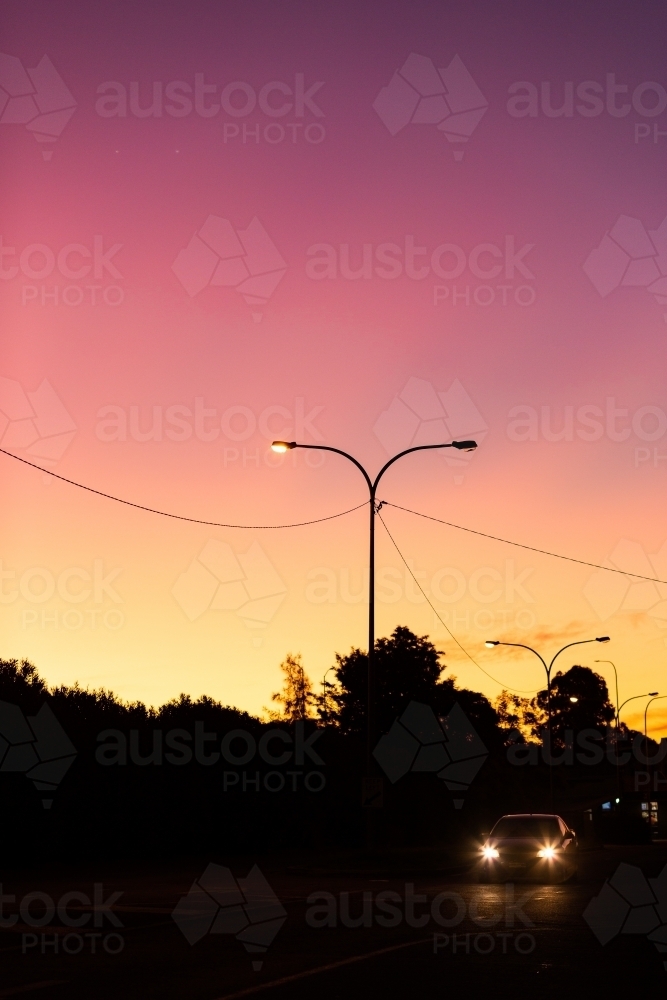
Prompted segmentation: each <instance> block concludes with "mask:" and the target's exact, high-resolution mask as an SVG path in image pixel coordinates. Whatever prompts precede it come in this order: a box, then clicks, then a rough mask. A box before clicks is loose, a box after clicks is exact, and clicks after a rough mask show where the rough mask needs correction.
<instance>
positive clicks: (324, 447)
mask: <svg viewBox="0 0 667 1000" xmlns="http://www.w3.org/2000/svg"><path fill="white" fill-rule="evenodd" d="M292 447H293V448H308V449H310V450H311V451H333V452H335V454H336V455H342V456H343V458H347V459H349V461H350V462H352V464H353V465H356V467H357V468H358V469H359V472H360V473H361V474H362V476H363V477H364V479H365V480H366V485H367V486H368V490H369V492H370V494H371V496H373V495H374V491H375V484H374V483H372V482H371V477H370V476H369V475H368V473H367V472H366V470H365V469H364V467H363V465H362V464H361V462H357V460H356V458H354V457H353V456H352V455H348V453H347V452H346V451H342V450H341V449H340V448H331V447H329V445H326V444H299V443H298V441H295V442H294V443H293V445H292ZM397 457H398V456H397ZM376 482H377V480H376Z"/></svg>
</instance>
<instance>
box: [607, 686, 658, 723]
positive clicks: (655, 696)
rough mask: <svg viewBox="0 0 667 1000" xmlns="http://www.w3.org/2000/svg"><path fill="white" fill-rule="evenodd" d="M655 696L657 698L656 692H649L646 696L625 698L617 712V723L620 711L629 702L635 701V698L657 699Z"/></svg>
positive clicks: (639, 695) (638, 695) (637, 695)
mask: <svg viewBox="0 0 667 1000" xmlns="http://www.w3.org/2000/svg"><path fill="white" fill-rule="evenodd" d="M657 696H658V692H657V691H649V692H647V694H633V696H632V697H631V698H626V699H625V701H624V702H623V704H622V705H621V706H620V708H619V710H618V713H617V715H616V719H617V721H618V722H620V719H621V709H623V708H625V706H626V705H627V704H628V702H629V701H636V700H637V698H657Z"/></svg>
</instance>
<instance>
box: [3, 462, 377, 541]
mask: <svg viewBox="0 0 667 1000" xmlns="http://www.w3.org/2000/svg"><path fill="white" fill-rule="evenodd" d="M0 452H2V454H3V455H9V457H10V458H15V459H16V460H17V462H23V464H24V465H29V466H30V467H31V468H32V469H39V471H40V472H46V474H47V475H49V476H53V477H54V479H60V480H61V482H63V483H69V484H70V486H78V487H79V489H80V490H87V491H88V492H89V493H96V494H97V496H98V497H106V499H107V500H115V501H116V502H117V503H124V504H125V505H126V506H127V507H136V508H137V510H147V511H148V512H149V513H150V514H160V515H161V516H162V517H173V518H175V520H177V521H190V522H191V523H192V524H207V525H208V526H209V527H210V528H252V530H253V531H260V530H271V529H274V528H302V527H303V526H304V525H306V524H320V523H321V522H322V521H333V520H334V518H336V517H343V516H344V515H345V514H351V513H352V511H353V510H359V508H360V507H366V505H367V503H368V501H367V500H366V501H364V503H360V504H357V506H356V507H350V509H349V510H342V511H340V513H339V514H329V516H328V517H317V518H315V520H313V521H297V522H296V523H295V524H221V523H220V522H219V521H201V520H200V519H199V518H197V517H185V516H184V515H183V514H170V513H169V511H166V510H156V509H155V508H154V507H144V505H143V504H140V503H132V501H131V500H123V499H122V498H121V497H115V496H112V494H111V493H103V492H102V490H95V489H93V487H92V486H84V484H83V483H76V482H74V480H73V479H66V478H65V476H59V475H58V473H57V472H52V471H51V470H50V469H44V468H42V466H41V465H36V464H35V463H34V462H29V461H28V460H27V459H26V458H21V457H20V456H19V455H14V453H13V452H11V451H5V449H4V448H0Z"/></svg>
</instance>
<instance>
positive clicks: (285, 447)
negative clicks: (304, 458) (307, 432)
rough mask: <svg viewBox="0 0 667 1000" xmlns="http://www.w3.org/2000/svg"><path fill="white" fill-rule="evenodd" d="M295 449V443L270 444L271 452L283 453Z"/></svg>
mask: <svg viewBox="0 0 667 1000" xmlns="http://www.w3.org/2000/svg"><path fill="white" fill-rule="evenodd" d="M292 448H296V441H274V442H273V443H272V444H271V451H277V452H284V451H291V449H292Z"/></svg>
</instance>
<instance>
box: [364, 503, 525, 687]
mask: <svg viewBox="0 0 667 1000" xmlns="http://www.w3.org/2000/svg"><path fill="white" fill-rule="evenodd" d="M383 505H384V506H387V507H393V506H394V504H389V503H388V502H387V501H386V500H385V501H383ZM377 516H378V517H379V518H380V520H381V521H382V527H383V528H384V530H385V531H386V532H387V534H388V535H389V538H390V539H391V542H392V545H393V546H394V548H395V549H396V551H397V552H398V554H399V556H400V557H401V559H402V560H403V562H404V563H405V568H406V569H407V571H408V573H409V574H410V576H411V577H412V579H413V580H414V581H415V583H416V584H417V586H418V587H419V589H420V591H421V593H422V595H423V597H424V598H425V600H426V601H427V602H428V604H429V605H430V607H431V610H432V611H433V613H434V614H435V616H436V617H437V619H438V621H439V622H440V624H441V625H442V626H443V627H444V628H445V629H447V632H448V633H449V635H450V636H451V637H452V639H453V640H454V642H455V643H456V645H457V646H458V647H459V649H460V650H461V651H462V652H464V653H465V655H466V656H467V657H468V659H469V660H470V661H471V662H472V663H474V664H475V666H476V667H477V668H478V669H479V670H481V671H482V673H483V674H486V676H487V677H490V678H491V680H492V681H493V682H494V683H495V684H499V685H500V687H501V688H504V689H505V690H506V691H513V692H514V693H515V694H535V691H536V690H537V688H512V687H509V686H508V685H507V684H503V682H502V681H499V680H497V679H496V678H495V677H493V675H492V674H490V673H489V672H488V670H485V669H484V667H480V665H479V663H478V662H477V660H476V659H475V658H474V657H473V656H471V655H470V653H469V652H468V650H467V649H466V648H465V646H463V645H461V643H460V642H459V640H458V639H457V638H456V636H455V635H454V633H453V632H452V630H451V629H450V628H449V626H448V625H446V624H445V622H444V621H443V620H442V618H441V617H440V615H439V614H438V611H437V610H436V609H435V608H434V607H433V604H432V603H431V601H430V600H429V598H428V596H427V595H426V594H425V593H424V590H423V588H422V585H421V584H420V582H419V580H418V579H417V577H416V576H415V574H414V573H413V572H412V570H411V569H410V567H409V565H408V563H407V560H406V558H405V556H404V555H403V553H402V552H401V550H400V549H399V547H398V545H397V544H396V541H395V539H394V536H393V535H392V533H391V531H390V530H389V528H388V527H387V525H386V524H385V521H384V518H383V517H382V514H380V512H379V511H377Z"/></svg>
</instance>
